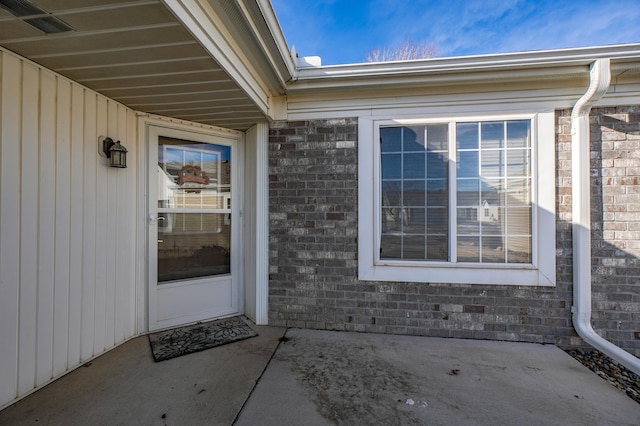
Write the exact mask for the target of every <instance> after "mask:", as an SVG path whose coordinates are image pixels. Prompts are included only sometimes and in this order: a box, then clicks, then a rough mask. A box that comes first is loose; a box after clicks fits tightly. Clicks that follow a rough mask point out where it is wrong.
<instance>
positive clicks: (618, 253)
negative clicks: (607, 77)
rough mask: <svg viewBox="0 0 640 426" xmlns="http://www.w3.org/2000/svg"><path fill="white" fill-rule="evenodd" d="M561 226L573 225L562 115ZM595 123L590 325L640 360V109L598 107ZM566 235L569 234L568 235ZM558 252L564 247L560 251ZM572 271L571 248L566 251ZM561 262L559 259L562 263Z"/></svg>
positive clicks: (563, 115)
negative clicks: (591, 312)
mask: <svg viewBox="0 0 640 426" xmlns="http://www.w3.org/2000/svg"><path fill="white" fill-rule="evenodd" d="M556 115H557V122H558V129H559V130H560V132H561V133H560V134H559V135H558V159H559V160H560V161H559V167H558V168H559V170H558V191H559V192H561V193H562V195H561V196H560V197H559V210H558V211H559V214H558V220H559V223H562V225H561V226H563V227H564V228H566V222H567V221H570V220H571V214H570V213H571V197H570V192H571V187H570V185H571V180H570V176H571V161H570V160H571V151H570V140H571V137H570V135H571V133H570V130H571V129H570V126H571V124H570V115H571V112H570V111H568V110H566V111H559V112H558V113H557V114H556ZM590 123H591V132H590V138H591V223H592V225H591V226H592V231H591V241H592V244H591V250H592V252H591V255H592V262H591V272H592V280H591V282H592V284H591V285H592V299H593V300H592V309H593V315H592V320H593V321H592V323H593V327H594V329H595V330H596V331H597V332H598V333H600V334H601V335H602V336H603V337H605V338H606V339H607V340H609V341H611V342H613V343H615V344H616V345H618V346H620V347H623V348H625V349H626V350H628V351H629V352H631V353H634V354H635V355H637V356H640V106H624V107H615V108H594V109H593V110H592V111H591V114H590ZM565 232H567V231H565ZM558 249H560V247H558ZM562 254H565V255H568V256H567V257H565V258H563V259H562V262H563V263H565V264H564V265H562V267H561V266H560V265H559V277H560V274H561V272H560V271H561V270H562V271H564V270H565V269H566V270H567V271H568V272H569V275H567V276H566V277H565V276H564V273H563V280H566V281H568V282H570V280H571V276H570V270H571V267H570V265H566V262H571V258H570V255H571V245H570V244H567V243H566V242H565V243H564V244H563V246H562ZM558 261H560V258H558Z"/></svg>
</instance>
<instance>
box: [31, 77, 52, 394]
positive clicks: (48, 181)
mask: <svg viewBox="0 0 640 426" xmlns="http://www.w3.org/2000/svg"><path fill="white" fill-rule="evenodd" d="M55 84H56V79H55V77H54V76H53V75H52V74H50V73H48V72H43V71H41V72H40V123H39V127H40V162H39V163H40V169H39V171H40V175H39V181H40V192H39V193H38V205H39V208H38V238H39V241H38V315H37V317H38V319H37V322H38V339H37V342H36V358H37V366H36V381H37V383H38V384H40V383H44V382H46V381H47V380H49V379H51V378H52V377H53V286H54V271H55V268H54V263H55V262H54V250H55V189H56V186H55V182H56V174H55V164H54V162H55V158H56V151H55V148H56V147H55V129H56V127H55V120H56V93H55V87H56V86H55Z"/></svg>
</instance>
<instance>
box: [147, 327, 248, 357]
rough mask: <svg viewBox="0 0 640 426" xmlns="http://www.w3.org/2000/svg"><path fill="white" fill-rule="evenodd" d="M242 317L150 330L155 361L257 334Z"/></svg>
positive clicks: (150, 340) (150, 341)
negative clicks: (153, 331) (162, 329)
mask: <svg viewBox="0 0 640 426" xmlns="http://www.w3.org/2000/svg"><path fill="white" fill-rule="evenodd" d="M257 335H258V333H256V332H255V331H253V330H252V329H251V327H249V326H248V325H247V323H245V322H244V321H243V320H242V318H240V317H232V318H225V319H220V320H216V321H210V322H205V323H198V324H194V325H189V326H186V327H180V328H174V329H171V330H165V331H158V332H156V333H150V334H149V343H150V344H151V352H152V353H153V359H155V360H156V362H159V361H165V360H167V359H171V358H175V357H179V356H181V355H186V354H191V353H194V352H199V351H203V350H205V349H210V348H213V347H216V346H222V345H226V344H227V343H232V342H237V341H239V340H244V339H248V338H249V337H254V336H257Z"/></svg>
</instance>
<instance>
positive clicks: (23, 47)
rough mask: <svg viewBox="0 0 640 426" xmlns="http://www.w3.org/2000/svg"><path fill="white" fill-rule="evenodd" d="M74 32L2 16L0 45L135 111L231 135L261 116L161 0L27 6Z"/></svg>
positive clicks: (44, 0) (59, 0) (52, 1)
mask: <svg viewBox="0 0 640 426" xmlns="http://www.w3.org/2000/svg"><path fill="white" fill-rule="evenodd" d="M31 3H32V4H34V5H36V6H38V7H39V8H41V9H43V10H45V11H46V12H49V13H50V14H51V15H52V16H54V17H56V18H58V19H60V20H62V21H63V22H65V23H67V24H68V25H70V26H71V27H72V28H73V30H74V31H71V32H67V33H60V34H48V35H47V34H44V33H42V32H40V31H39V30H37V29H35V28H33V27H31V26H29V25H28V24H26V23H24V22H23V21H22V20H21V19H19V18H17V17H15V16H13V15H12V14H10V13H9V12H7V11H6V10H4V9H0V46H3V47H5V48H6V49H8V50H11V51H13V52H15V53H17V54H19V55H21V56H23V57H26V58H28V59H30V60H32V61H34V62H36V63H38V64H40V65H42V66H44V67H46V68H49V69H51V70H53V71H56V72H58V73H60V74H62V75H63V76H65V77H67V78H69V79H71V80H73V81H76V82H78V83H80V84H83V85H85V86H87V87H89V88H91V89H93V90H95V91H97V92H98V93H101V94H103V95H105V96H108V97H109V98H111V99H114V100H116V101H118V102H121V103H123V104H125V105H127V106H128V107H130V108H132V109H135V110H137V111H141V112H146V113H153V114H159V115H164V116H170V117H173V118H179V119H184V120H189V121H194V122H199V123H203V124H209V125H216V126H221V127H225V128H229V129H235V130H243V131H244V130H246V129H248V128H249V127H251V126H252V125H253V124H255V123H256V122H261V121H264V120H265V115H264V114H263V112H262V110H261V109H260V108H259V107H258V106H257V105H256V104H255V102H253V101H252V99H251V98H250V97H249V96H248V95H247V94H246V93H245V92H244V91H243V90H242V89H241V87H240V86H239V85H238V84H237V83H236V82H235V81H234V80H233V79H232V78H231V77H230V76H229V75H228V74H227V73H226V72H225V71H224V70H223V69H222V68H221V67H220V65H219V64H218V63H217V62H216V61H215V60H214V59H213V58H212V56H211V55H210V54H209V52H207V50H205V48H203V47H202V45H201V44H200V43H199V42H198V40H196V39H195V38H194V36H193V35H192V34H191V33H190V32H189V31H188V30H187V29H185V27H184V26H183V25H182V24H181V23H180V22H179V21H178V20H177V19H176V17H175V16H174V15H173V14H172V13H171V11H169V10H168V9H167V8H166V7H165V6H164V5H163V3H162V2H161V1H159V0H137V1H135V0H134V1H132V0H31Z"/></svg>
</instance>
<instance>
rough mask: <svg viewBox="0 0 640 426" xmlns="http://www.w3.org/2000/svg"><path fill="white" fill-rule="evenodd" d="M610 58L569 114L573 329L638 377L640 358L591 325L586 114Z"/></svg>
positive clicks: (596, 67) (603, 83)
mask: <svg viewBox="0 0 640 426" xmlns="http://www.w3.org/2000/svg"><path fill="white" fill-rule="evenodd" d="M609 62H610V61H609V59H597V60H596V61H595V62H593V64H592V65H591V72H590V81H591V82H590V84H589V88H588V89H587V91H586V92H585V94H584V95H583V96H582V97H581V98H580V99H579V100H578V102H576V104H575V106H574V107H573V111H572V112H571V161H572V167H571V168H572V172H571V182H572V184H571V188H572V189H571V198H572V222H573V223H572V225H573V306H572V308H571V312H572V313H573V326H574V328H575V329H576V331H577V333H578V335H579V336H580V337H582V338H583V339H584V340H585V341H586V342H587V343H589V344H590V345H591V346H593V347H594V348H596V349H598V350H599V351H601V352H603V353H605V354H607V355H608V356H610V357H611V358H613V359H614V360H616V361H618V362H619V363H621V364H623V365H624V366H625V367H627V368H628V369H629V370H632V371H633V372H635V373H636V374H640V358H637V357H635V356H633V355H631V354H630V353H629V352H627V351H625V350H624V349H622V348H620V347H618V346H616V345H614V344H613V343H611V342H609V341H608V340H605V339H604V338H602V337H601V336H600V335H598V334H597V333H596V332H595V331H594V330H593V327H592V326H591V193H590V191H591V183H590V162H589V158H590V143H589V112H590V110H591V107H592V106H593V104H595V103H596V102H597V101H598V100H599V99H600V98H602V96H604V94H605V93H606V92H607V90H608V89H609V83H610V81H611V70H610V63H609Z"/></svg>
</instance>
